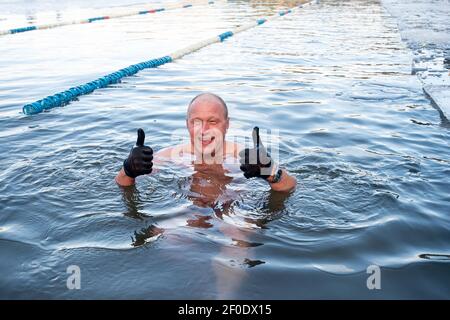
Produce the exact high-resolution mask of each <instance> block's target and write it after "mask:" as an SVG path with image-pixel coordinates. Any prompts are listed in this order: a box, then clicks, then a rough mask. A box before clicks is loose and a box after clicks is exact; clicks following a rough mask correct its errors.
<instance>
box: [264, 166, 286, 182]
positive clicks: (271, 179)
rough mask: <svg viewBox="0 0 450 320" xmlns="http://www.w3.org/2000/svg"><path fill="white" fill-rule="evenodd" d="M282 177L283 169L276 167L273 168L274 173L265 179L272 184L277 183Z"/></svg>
mask: <svg viewBox="0 0 450 320" xmlns="http://www.w3.org/2000/svg"><path fill="white" fill-rule="evenodd" d="M282 178H283V170H281V169H280V168H278V167H276V168H275V170H274V173H273V174H272V175H270V176H269V177H268V178H267V181H268V182H269V183H270V184H274V183H279V182H280V181H281V179H282Z"/></svg>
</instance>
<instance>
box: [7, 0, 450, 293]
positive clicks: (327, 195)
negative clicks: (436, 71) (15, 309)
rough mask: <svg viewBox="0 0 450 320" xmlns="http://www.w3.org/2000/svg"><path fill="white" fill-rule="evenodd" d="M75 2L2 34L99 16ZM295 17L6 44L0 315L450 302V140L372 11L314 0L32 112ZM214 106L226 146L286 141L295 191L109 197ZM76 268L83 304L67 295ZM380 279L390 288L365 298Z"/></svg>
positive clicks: (179, 18)
mask: <svg viewBox="0 0 450 320" xmlns="http://www.w3.org/2000/svg"><path fill="white" fill-rule="evenodd" d="M27 3H28V2H27ZM66 3H67V5H63V4H64V2H63V4H59V5H58V7H57V8H56V9H54V8H53V2H52V1H44V2H32V3H31V4H30V5H29V6H28V7H26V9H25V8H24V6H25V5H24V2H23V1H17V2H16V3H14V2H7V3H4V4H2V3H0V12H2V13H1V14H0V27H1V28H0V29H7V28H10V27H21V26H24V25H26V24H27V23H29V22H30V23H41V22H45V21H47V20H52V19H53V21H56V20H57V19H62V20H64V19H65V18H66V17H69V16H70V17H73V16H74V15H77V14H79V15H80V17H90V16H95V15H96V14H95V13H98V12H99V11H101V10H102V9H101V8H102V6H101V3H100V4H96V7H95V8H94V7H92V6H91V5H90V4H89V3H88V2H87V1H79V2H77V1H70V2H66ZM108 3H109V5H112V4H113V5H120V4H121V2H120V1H115V2H113V3H112V4H111V2H108ZM123 3H124V2H122V4H123ZM160 3H162V5H164V3H163V2H160ZM125 4H126V2H125ZM128 4H132V2H128ZM107 5H108V4H107V3H106V2H105V3H104V7H106V6H107ZM293 5H295V2H289V1H284V2H271V1H258V2H253V1H227V2H224V1H219V2H216V3H215V4H214V5H208V4H206V2H204V3H203V4H200V2H199V4H198V5H196V6H193V7H192V8H186V9H180V10H168V11H166V12H162V13H158V14H154V15H151V16H133V17H127V18H122V19H111V20H109V21H105V22H97V23H92V24H83V25H73V26H67V27H61V28H55V29H51V30H43V31H32V32H26V33H23V34H17V35H8V36H2V37H0V163H1V168H2V169H1V171H0V270H1V274H0V298H52V299H53V298H62V299H69V298H76V299H85V298H94V299H96V298H114V299H115V298H125V299H131V298H145V299H154V298H161V299H168V298H172V299H181V298H192V299H207V298H212V299H216V298H241V299H254V298H255V299H264V298H274V299H279V298H288V299H298V298H358V299H360V298H377V299H379V298H445V299H449V298H450V256H449V255H450V247H449V244H450V216H449V213H450V195H449V190H450V179H449V177H450V152H449V147H450V143H449V141H450V140H449V138H450V124H449V121H448V120H447V119H446V118H445V117H444V116H443V115H442V114H440V113H439V112H438V111H437V110H436V109H435V108H434V107H433V106H432V105H431V104H430V101H429V100H428V99H427V98H426V97H425V95H424V93H423V90H422V84H421V83H420V81H419V80H418V79H417V77H416V76H414V75H411V59H412V53H411V51H410V49H409V48H408V47H407V45H406V44H405V43H404V42H402V40H401V37H400V34H399V32H398V28H397V24H396V21H395V20H394V18H392V17H391V16H390V15H389V14H388V12H387V11H386V10H385V9H384V8H383V6H382V5H381V3H380V1H376V0H373V1H370V0H368V1H363V0H354V1H350V0H349V1H338V0H322V1H320V3H316V4H312V5H307V6H305V7H304V8H303V9H301V10H299V11H297V12H295V13H293V14H290V15H286V16H285V17H282V18H280V19H277V20H276V21H273V22H268V23H266V24H264V25H262V26H259V27H257V28H254V29H251V30H249V31H246V32H243V33H240V34H238V35H235V36H234V37H232V38H229V39H227V40H226V41H224V42H223V43H218V44H214V45H211V46H208V47H206V48H204V49H202V50H200V51H198V52H196V53H193V54H191V55H187V56H185V57H184V58H183V59H180V60H177V61H175V62H174V63H169V64H166V65H164V66H162V67H159V68H157V69H150V70H144V71H142V72H139V73H138V74H137V75H136V76H133V77H129V78H126V79H124V80H123V81H122V82H121V83H119V84H117V85H114V86H111V87H109V88H107V89H101V90H98V91H96V92H95V93H93V94H91V95H87V96H83V97H81V98H80V100H79V101H75V102H73V103H71V104H70V105H68V106H66V107H63V108H57V109H53V110H51V111H50V112H45V113H42V114H39V115H35V116H25V115H23V114H22V113H21V107H22V106H23V105H24V104H26V103H29V102H33V101H35V100H37V99H40V98H43V97H45V96H47V95H50V94H54V93H56V92H59V91H61V90H65V89H67V88H70V87H72V86H74V85H78V84H82V83H85V82H87V81H90V80H93V79H96V78H98V77H100V76H102V75H105V74H107V73H110V72H112V71H115V70H118V69H120V68H123V67H126V66H128V65H130V64H133V63H137V62H141V61H146V60H149V59H151V58H155V57H160V56H162V55H166V54H170V53H172V52H173V51H175V50H177V49H180V48H183V47H185V46H187V45H189V44H192V43H195V42H197V41H199V40H202V39H205V38H209V37H211V36H214V35H217V34H219V33H222V32H224V31H227V30H230V29H232V28H234V27H236V26H237V25H240V24H244V23H246V22H250V21H254V19H256V18H259V17H263V16H270V15H272V14H275V13H276V12H278V10H280V9H283V8H287V7H291V6H293ZM155 6H157V3H156V4H155ZM2 7H3V8H2ZM72 7H76V8H77V10H78V11H76V10H74V9H73V8H72ZM52 8H53V9H52ZM94 9H95V10H94ZM116 9H117V8H115V9H114V10H116ZM111 10H112V9H111ZM202 91H212V92H215V93H217V94H219V95H220V96H222V97H223V99H224V100H225V101H226V102H227V103H228V105H229V112H230V117H231V124H230V130H229V135H230V137H237V139H243V138H244V137H249V136H250V135H251V129H252V128H253V127H254V126H259V127H260V128H264V129H266V130H267V129H270V130H273V132H277V139H276V141H274V143H276V144H277V145H278V147H279V162H280V164H281V165H282V166H283V167H284V168H286V169H287V170H288V171H289V172H291V173H292V174H293V175H294V176H295V177H296V178H297V180H298V186H297V188H296V190H295V191H294V192H292V193H291V194H288V195H286V194H280V193H276V192H272V191H270V188H269V187H268V185H267V184H265V183H264V182H263V181H255V180H246V179H245V178H243V177H242V176H241V175H240V173H239V171H238V170H236V171H235V172H234V173H232V174H229V175H215V174H212V175H207V174H206V175H205V174H201V173H199V172H197V173H193V171H192V170H190V169H189V168H184V169H183V168H180V167H178V166H176V165H173V166H165V167H161V168H159V170H158V172H155V174H152V175H150V176H144V177H140V178H138V179H137V185H136V187H132V188H121V187H119V186H118V185H117V184H116V183H115V181H114V177H115V175H116V173H117V171H118V170H119V169H120V168H121V165H122V162H123V159H124V158H125V157H126V156H127V154H128V152H129V150H130V147H131V146H132V145H133V144H134V142H135V140H136V129H137V128H139V127H142V128H144V129H145V131H146V137H147V139H146V143H147V144H148V145H150V146H152V147H153V149H155V150H159V149H162V148H164V147H167V146H169V145H171V144H174V143H176V142H177V141H179V140H180V139H183V137H186V136H187V131H186V130H185V112H186V107H187V104H188V103H189V101H190V100H191V99H192V98H193V97H194V96H195V95H196V94H198V93H200V92H202ZM234 169H236V168H234ZM198 185H202V186H206V187H205V188H210V189H208V190H209V191H211V192H210V193H209V194H212V196H211V197H210V198H208V199H204V198H202V196H201V192H200V196H199V195H198V189H196V186H198ZM199 198H200V199H199ZM71 265H76V266H79V268H80V270H81V289H80V290H68V289H67V286H66V280H67V278H68V276H69V274H67V273H66V270H67V268H68V267H69V266H71ZM372 265H376V266H379V267H380V270H381V289H380V290H369V289H368V287H367V285H366V281H367V278H368V277H369V276H370V274H368V273H367V268H368V267H369V266H372Z"/></svg>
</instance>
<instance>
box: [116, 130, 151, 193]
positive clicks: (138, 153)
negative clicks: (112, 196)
mask: <svg viewBox="0 0 450 320" xmlns="http://www.w3.org/2000/svg"><path fill="white" fill-rule="evenodd" d="M137 135H138V137H137V141H136V146H134V147H133V148H132V149H131V151H130V154H129V155H128V157H127V158H126V159H125V161H124V162H123V167H122V169H120V171H119V173H118V174H117V176H116V179H115V180H116V182H117V184H119V185H120V186H124V187H126V186H131V185H133V184H134V182H135V179H136V177H137V176H140V175H144V174H149V173H151V172H152V167H153V150H152V148H150V147H148V146H145V145H144V141H145V133H144V130H142V129H138V132H137Z"/></svg>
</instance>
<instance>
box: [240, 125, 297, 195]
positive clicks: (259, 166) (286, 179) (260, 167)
mask: <svg viewBox="0 0 450 320" xmlns="http://www.w3.org/2000/svg"><path fill="white" fill-rule="evenodd" d="M252 137H253V148H245V149H242V148H240V149H241V150H240V152H239V157H240V160H239V161H240V163H241V166H240V168H241V170H242V171H243V172H244V176H245V177H246V178H247V179H249V178H256V177H257V178H262V179H264V180H266V181H267V182H268V183H269V184H270V187H271V188H272V190H274V191H282V192H289V191H292V190H294V189H295V186H296V185H297V180H296V179H295V177H293V176H291V175H289V173H288V172H287V171H286V170H281V176H277V173H278V171H279V170H278V166H277V164H276V163H275V162H274V161H273V159H271V157H270V155H269V154H268V153H267V150H266V148H265V147H264V145H263V144H262V142H261V138H260V137H259V128H258V127H255V128H253V132H252ZM275 180H276V181H275Z"/></svg>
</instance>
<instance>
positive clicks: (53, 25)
mask: <svg viewBox="0 0 450 320" xmlns="http://www.w3.org/2000/svg"><path fill="white" fill-rule="evenodd" d="M208 4H214V1H208ZM192 6H193V4H184V5H172V6H170V5H169V6H167V7H164V8H156V9H149V10H133V11H127V12H121V13H115V14H110V15H107V16H100V17H93V18H87V19H81V20H72V21H62V22H56V23H48V24H41V25H34V26H28V27H22V28H14V29H8V30H0V36H2V35H7V34H16V33H23V32H27V31H33V30H43V29H52V28H57V27H62V26H68V25H73V24H83V23H92V22H95V21H101V20H109V19H115V18H123V17H129V16H134V15H142V14H149V13H156V12H161V11H166V10H174V9H181V8H190V7H192Z"/></svg>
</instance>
